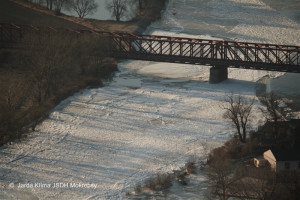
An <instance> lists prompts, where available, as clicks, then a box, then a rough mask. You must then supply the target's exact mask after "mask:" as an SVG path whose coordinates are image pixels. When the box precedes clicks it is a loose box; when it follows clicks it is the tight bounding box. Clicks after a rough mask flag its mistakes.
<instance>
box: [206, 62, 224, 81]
mask: <svg viewBox="0 0 300 200" xmlns="http://www.w3.org/2000/svg"><path fill="white" fill-rule="evenodd" d="M226 79H228V70H227V67H225V66H219V65H216V66H213V67H211V68H210V73H209V83H220V82H222V81H224V80H226Z"/></svg>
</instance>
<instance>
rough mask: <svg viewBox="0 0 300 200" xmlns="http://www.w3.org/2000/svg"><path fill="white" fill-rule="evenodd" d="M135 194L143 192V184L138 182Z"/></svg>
mask: <svg viewBox="0 0 300 200" xmlns="http://www.w3.org/2000/svg"><path fill="white" fill-rule="evenodd" d="M134 192H135V194H140V193H141V192H142V185H141V184H140V183H138V184H136V186H135V187H134Z"/></svg>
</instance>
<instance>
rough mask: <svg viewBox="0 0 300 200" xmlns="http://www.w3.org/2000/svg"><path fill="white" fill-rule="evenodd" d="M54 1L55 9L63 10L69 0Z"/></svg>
mask: <svg viewBox="0 0 300 200" xmlns="http://www.w3.org/2000/svg"><path fill="white" fill-rule="evenodd" d="M53 1H54V9H55V11H57V12H59V13H60V12H61V8H62V7H63V6H64V4H65V3H66V2H67V1H68V0H53Z"/></svg>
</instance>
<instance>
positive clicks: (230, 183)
mask: <svg viewBox="0 0 300 200" xmlns="http://www.w3.org/2000/svg"><path fill="white" fill-rule="evenodd" d="M234 171H235V167H234V165H233V164H232V163H231V162H230V161H229V160H228V159H223V158H221V157H218V158H217V159H214V160H213V161H212V162H210V163H209V168H208V177H209V181H210V188H211V193H212V195H213V196H215V197H217V198H218V199H220V200H227V199H229V198H230V197H231V196H233V195H234V191H235V190H233V187H234V185H235V182H236V181H237V180H238V179H237V177H236V176H235V175H234Z"/></svg>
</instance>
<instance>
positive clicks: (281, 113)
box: [260, 92, 292, 143]
mask: <svg viewBox="0 0 300 200" xmlns="http://www.w3.org/2000/svg"><path fill="white" fill-rule="evenodd" d="M260 101H261V102H262V104H264V105H265V106H266V108H260V111H261V112H262V113H263V115H264V116H265V118H266V120H267V121H268V122H273V124H274V130H273V141H274V142H275V143H276V142H277V140H278V137H279V132H278V130H279V126H280V125H279V123H280V121H287V120H289V119H290V118H291V117H292V113H291V110H290V109H287V108H284V107H282V104H283V103H284V102H283V101H282V99H281V98H280V97H279V96H278V95H276V94H275V93H274V92H271V93H268V94H266V95H264V96H263V97H261V98H260Z"/></svg>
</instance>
